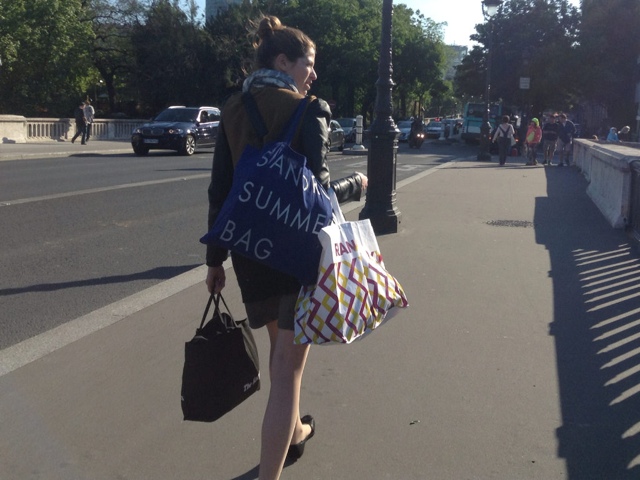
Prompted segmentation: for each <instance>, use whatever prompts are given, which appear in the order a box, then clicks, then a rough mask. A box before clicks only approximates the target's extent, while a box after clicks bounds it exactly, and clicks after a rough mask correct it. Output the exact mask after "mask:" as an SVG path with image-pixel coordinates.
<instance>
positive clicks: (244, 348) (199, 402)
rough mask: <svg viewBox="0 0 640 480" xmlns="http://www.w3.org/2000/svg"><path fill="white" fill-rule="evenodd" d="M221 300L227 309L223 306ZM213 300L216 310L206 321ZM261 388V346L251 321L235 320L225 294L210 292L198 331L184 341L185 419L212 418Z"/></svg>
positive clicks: (183, 392)
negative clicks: (256, 340)
mask: <svg viewBox="0 0 640 480" xmlns="http://www.w3.org/2000/svg"><path fill="white" fill-rule="evenodd" d="M220 300H222V303H223V304H224V307H225V309H226V312H223V311H222V310H221V309H220ZM212 301H213V302H214V304H215V310H214V312H213V316H212V318H211V320H209V321H208V322H207V324H206V325H205V320H206V318H207V314H208V312H209V308H210V307H211V302H212ZM258 390H260V366H259V364H258V350H257V348H256V343H255V340H254V339H253V335H252V333H251V329H250V328H249V325H248V322H247V321H246V320H242V321H238V322H236V321H235V320H234V319H233V318H232V317H231V314H230V313H229V307H228V306H227V304H226V302H225V301H224V298H222V295H220V294H218V295H211V296H210V297H209V301H208V303H207V307H206V309H205V311H204V315H203V316H202V321H201V322H200V327H199V328H198V329H197V330H196V335H195V336H194V337H193V339H191V340H190V341H188V342H186V343H185V351H184V369H183V371H182V391H181V396H182V413H183V415H184V419H185V420H191V421H196V422H213V421H215V420H217V419H218V418H220V417H222V416H223V415H224V414H225V413H227V412H230V411H231V410H233V409H234V408H235V407H237V406H238V405H240V404H241V403H242V402H244V401H245V400H246V399H247V398H249V397H250V396H251V395H252V394H253V393H255V392H257V391H258Z"/></svg>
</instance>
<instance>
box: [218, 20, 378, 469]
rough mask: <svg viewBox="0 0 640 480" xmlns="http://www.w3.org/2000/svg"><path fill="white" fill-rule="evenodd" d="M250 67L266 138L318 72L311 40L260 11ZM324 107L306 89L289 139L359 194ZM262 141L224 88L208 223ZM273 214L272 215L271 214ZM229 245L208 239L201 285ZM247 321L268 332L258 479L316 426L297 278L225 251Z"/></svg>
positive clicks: (314, 167) (318, 170) (361, 184)
mask: <svg viewBox="0 0 640 480" xmlns="http://www.w3.org/2000/svg"><path fill="white" fill-rule="evenodd" d="M256 37H257V47H256V56H255V68H256V70H255V71H254V72H253V73H252V74H251V75H250V76H249V77H248V78H247V79H246V80H245V82H244V84H243V89H242V90H243V92H248V93H250V94H251V95H252V96H253V98H254V100H255V102H256V104H257V107H258V110H259V111H260V112H261V114H262V117H263V119H264V122H265V124H266V127H267V131H268V133H267V135H266V136H265V137H263V138H264V139H265V141H273V139H275V138H277V137H278V136H279V135H280V134H281V131H282V129H283V127H284V125H285V123H286V122H287V120H288V119H289V118H290V117H291V115H292V113H293V112H294V110H296V108H297V106H298V104H299V103H300V100H301V99H303V98H304V97H305V96H307V94H308V92H309V89H310V88H311V84H312V83H313V82H314V81H315V80H316V79H317V76H316V72H315V70H314V64H315V56H316V46H315V44H314V42H313V41H312V40H311V39H310V38H309V37H308V36H307V35H306V34H304V33H303V32H302V31H300V30H298V29H296V28H292V27H285V26H284V25H282V24H281V22H280V20H279V19H278V18H277V17H274V16H265V17H263V18H262V19H261V20H260V22H259V25H258V27H257V32H256ZM330 118H331V110H330V109H329V106H328V105H327V103H326V102H325V101H323V100H320V99H318V98H316V97H313V96H312V97H310V98H309V102H308V106H307V108H306V111H305V113H304V116H303V118H302V120H301V122H300V127H299V130H298V133H297V135H296V136H295V138H294V140H293V141H292V146H293V147H294V149H295V150H297V151H298V152H299V153H301V154H303V155H305V156H306V158H307V165H308V167H309V168H310V169H311V171H312V172H313V174H314V175H315V177H316V178H317V180H318V183H320V184H321V185H322V186H323V187H325V188H328V187H331V188H333V189H334V190H335V192H336V194H337V197H338V199H339V200H340V201H346V200H348V199H358V198H359V197H360V195H361V194H362V193H363V192H364V189H366V186H367V182H368V180H367V177H366V176H365V175H363V174H359V173H355V174H353V175H351V176H349V177H346V178H343V179H340V180H335V181H331V182H330V179H329V169H328V164H327V159H326V156H327V153H328V152H329V137H328V125H329V121H330ZM261 143H262V138H261V137H259V136H258V135H257V134H256V133H255V132H254V129H253V127H252V122H251V119H250V116H249V114H248V113H247V110H246V109H245V107H244V104H243V100H242V94H241V93H238V94H235V95H233V96H231V97H230V98H229V99H228V100H227V102H226V104H225V108H224V110H223V114H222V119H221V121H220V126H219V133H218V140H217V144H216V150H215V153H214V155H213V168H212V172H211V184H210V186H209V190H208V194H209V229H210V228H211V227H212V225H213V224H214V222H215V220H216V217H217V215H218V213H219V212H220V209H221V207H222V205H223V203H224V201H225V199H226V196H227V192H229V190H230V188H231V185H232V179H233V171H234V165H236V163H237V162H238V160H239V158H240V156H241V154H242V152H243V151H244V149H245V147H246V146H247V145H253V146H254V147H258V146H259V145H260V144H261ZM276 221H278V220H277V219H275V218H274V220H273V222H276ZM227 255H228V252H227V250H226V249H222V248H220V247H216V246H214V245H212V244H209V245H208V246H207V258H206V263H207V265H208V267H209V268H208V272H207V280H206V283H207V288H208V290H209V291H210V292H219V291H220V290H222V288H223V287H224V285H225V281H226V277H225V271H224V268H223V267H222V263H223V261H224V260H225V259H226V257H227ZM231 259H232V263H233V268H234V270H235V274H236V277H237V280H238V284H239V286H240V291H241V294H242V301H243V303H244V305H245V308H246V311H247V316H248V320H249V324H250V325H251V327H252V328H260V327H263V326H266V327H267V332H268V334H269V340H270V354H269V374H270V378H271V389H270V392H269V400H268V402H267V409H266V412H265V414H264V420H263V424H262V441H261V453H260V473H259V478H260V479H261V480H266V479H269V480H275V479H278V478H279V477H280V474H281V472H282V468H283V465H284V462H285V460H286V459H287V458H288V459H290V460H296V459H298V458H300V456H301V455H302V454H303V452H304V447H305V445H306V442H307V441H308V440H309V439H310V438H312V437H313V435H314V433H315V420H314V418H313V417H312V416H310V415H305V416H302V417H301V415H300V406H299V401H300V386H301V381H302V373H303V370H304V366H305V363H306V360H307V354H308V351H309V346H308V345H294V343H293V339H294V309H295V304H296V300H297V296H298V293H299V291H300V287H301V285H300V283H299V282H298V281H297V280H296V279H295V278H294V277H291V276H288V275H286V274H284V273H281V272H279V271H276V270H274V269H271V268H269V267H266V266H264V265H263V264H260V263H257V262H256V261H254V260H250V259H248V258H247V257H243V256H241V255H238V254H236V253H235V252H232V253H231Z"/></svg>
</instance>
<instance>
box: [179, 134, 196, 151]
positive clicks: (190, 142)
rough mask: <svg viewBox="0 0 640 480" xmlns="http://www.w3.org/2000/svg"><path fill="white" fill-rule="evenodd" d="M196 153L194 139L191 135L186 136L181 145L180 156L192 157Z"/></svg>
mask: <svg viewBox="0 0 640 480" xmlns="http://www.w3.org/2000/svg"><path fill="white" fill-rule="evenodd" d="M195 151H196V139H195V138H194V136H193V135H187V138H185V139H184V143H183V144H182V148H181V149H180V153H181V154H182V155H193V154H194V153H195Z"/></svg>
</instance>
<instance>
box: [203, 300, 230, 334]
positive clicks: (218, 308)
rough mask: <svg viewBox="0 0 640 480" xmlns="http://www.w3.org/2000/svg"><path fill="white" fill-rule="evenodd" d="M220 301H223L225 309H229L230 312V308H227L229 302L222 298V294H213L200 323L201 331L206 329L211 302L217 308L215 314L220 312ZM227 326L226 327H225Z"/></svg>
mask: <svg viewBox="0 0 640 480" xmlns="http://www.w3.org/2000/svg"><path fill="white" fill-rule="evenodd" d="M220 300H222V304H223V305H224V308H226V309H227V312H229V311H230V310H229V307H228V306H227V302H226V301H225V300H224V297H223V296H222V294H221V293H218V294H215V293H212V294H211V295H210V296H209V301H208V302H207V306H206V307H205V309H204V314H203V315H202V320H201V321H200V329H202V327H204V322H205V321H206V320H207V314H208V313H209V308H211V302H214V306H215V310H214V311H215V312H217V311H218V310H220ZM225 326H226V325H225Z"/></svg>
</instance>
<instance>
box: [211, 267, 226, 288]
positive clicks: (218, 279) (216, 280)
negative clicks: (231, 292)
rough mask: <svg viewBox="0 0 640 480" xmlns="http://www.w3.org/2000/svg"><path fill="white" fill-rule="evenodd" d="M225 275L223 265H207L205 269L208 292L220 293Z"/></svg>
mask: <svg viewBox="0 0 640 480" xmlns="http://www.w3.org/2000/svg"><path fill="white" fill-rule="evenodd" d="M226 280H227V276H226V274H225V273H224V267H223V266H222V265H221V266H219V267H209V269H208V270H207V280H206V282H207V290H209V293H220V292H221V291H222V289H223V288H224V285H225V282H226Z"/></svg>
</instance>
